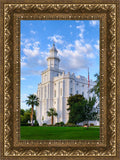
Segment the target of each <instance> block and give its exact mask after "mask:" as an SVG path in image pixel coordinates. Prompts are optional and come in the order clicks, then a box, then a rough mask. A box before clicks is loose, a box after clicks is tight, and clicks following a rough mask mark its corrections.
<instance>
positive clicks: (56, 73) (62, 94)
mask: <svg viewBox="0 0 120 160" xmlns="http://www.w3.org/2000/svg"><path fill="white" fill-rule="evenodd" d="M57 52H58V51H57V49H56V47H55V45H54V44H53V47H52V48H51V49H50V55H49V57H48V58H47V62H48V67H47V69H46V70H44V71H43V72H42V73H41V79H42V82H41V83H40V84H38V90H37V96H38V97H39V100H40V104H39V106H38V107H36V118H37V121H38V123H39V125H42V124H43V123H47V124H51V117H48V116H47V111H48V110H49V109H50V108H55V110H56V112H57V113H58V116H57V117H54V123H57V122H61V121H63V122H64V123H67V122H68V119H69V112H68V111H67V108H68V105H67V99H68V97H69V96H70V94H73V95H75V94H82V95H83V96H84V97H85V98H86V99H88V85H89V89H90V88H93V86H94V85H95V82H93V81H88V80H87V78H85V77H84V76H81V75H80V76H77V77H76V76H75V74H74V73H72V74H70V73H69V72H68V73H67V74H65V72H64V70H61V69H59V63H60V58H59V57H58V55H57ZM66 63H67V62H66ZM68 65H72V64H68ZM88 82H89V84H88ZM89 96H93V94H92V93H90V95H89Z"/></svg>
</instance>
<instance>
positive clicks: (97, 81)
mask: <svg viewBox="0 0 120 160" xmlns="http://www.w3.org/2000/svg"><path fill="white" fill-rule="evenodd" d="M94 76H95V77H96V81H95V82H96V85H95V86H94V87H93V88H92V89H90V92H91V93H92V92H94V93H95V94H96V95H97V97H98V101H99V98H100V75H99V74H97V73H96V74H95V75H94ZM96 108H97V109H98V114H97V119H98V120H99V119H100V113H99V109H100V106H99V103H98V104H97V106H96Z"/></svg>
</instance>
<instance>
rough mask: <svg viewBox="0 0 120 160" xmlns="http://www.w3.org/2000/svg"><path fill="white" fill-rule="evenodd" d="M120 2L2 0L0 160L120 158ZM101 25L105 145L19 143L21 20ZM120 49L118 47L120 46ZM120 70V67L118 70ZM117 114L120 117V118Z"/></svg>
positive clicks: (96, 142) (101, 142)
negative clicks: (78, 22)
mask: <svg viewBox="0 0 120 160" xmlns="http://www.w3.org/2000/svg"><path fill="white" fill-rule="evenodd" d="M119 2H120V1H119V0H113V1H111V3H110V2H109V1H108V0H105V1H103V0H99V1H98V0H92V1H91V2H89V1H87V0H82V1H80V0H74V1H73V0H71V1H68V0H64V1H61V0H56V1H54V0H49V1H48V0H41V1H39V0H35V2H34V3H33V2H32V1H31V0H24V2H23V1H21V2H20V1H19V0H16V1H13V0H11V1H9V0H5V1H3V0H1V8H0V9H1V10H0V12H1V17H0V18H1V19H0V21H1V22H2V23H1V24H2V25H3V28H2V30H1V33H2V34H1V36H2V39H1V40H0V41H1V51H2V52H1V53H0V54H1V57H0V67H1V75H2V76H1V84H0V89H1V90H0V95H1V104H0V109H1V113H0V118H1V121H0V124H1V126H2V127H1V128H2V130H1V131H0V133H1V137H0V144H1V145H2V148H1V150H0V151H1V154H0V156H1V157H2V159H8V160H9V159H16V158H17V159H25V158H26V157H29V159H33V157H34V159H40V158H41V159H59V158H60V159H62V158H63V159H73V158H75V159H82V160H83V159H86V158H88V159H92V160H94V159H97V158H98V159H100V157H101V158H102V159H106V160H107V159H110V158H111V159H114V160H117V159H119V158H120V156H119V153H120V151H119V150H120V148H119V146H118V140H120V138H119V136H118V132H117V129H118V130H119V131H120V129H119V128H117V123H119V122H120V118H119V116H118V114H119V115H120V109H119V108H118V105H120V100H119V97H118V94H119V93H120V88H119V86H118V85H119V80H120V79H119V76H120V69H119V68H120V55H119V48H118V47H119V46H120V43H119V42H118V41H119V37H120V34H119V33H118V28H119V27H118V26H119V22H118V20H120V18H119V17H120V15H119V7H120V3H119ZM25 19H29V20H35V19H37V20H46V19H51V20H53V19H56V20H84V19H85V20H96V19H97V20H100V118H101V120H100V140H94V141H93V140H91V141H86V140H85V141H80V140H57V141H56V140H51V141H47V140H46V141H43V140H42V141H40V140H39V141H34V140H30V141H28V140H25V141H22V140H20V21H21V20H25ZM118 45H119V46H118ZM118 66H119V68H118ZM117 113H118V114H117Z"/></svg>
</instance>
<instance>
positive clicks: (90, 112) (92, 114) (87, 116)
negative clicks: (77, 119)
mask: <svg viewBox="0 0 120 160" xmlns="http://www.w3.org/2000/svg"><path fill="white" fill-rule="evenodd" d="M95 102H96V98H95V97H92V98H91V97H90V98H89V100H87V103H86V105H85V108H84V115H83V117H84V118H83V119H84V121H86V122H87V126H88V121H89V120H96V119H97V111H96V110H95V109H94V108H93V106H94V105H95Z"/></svg>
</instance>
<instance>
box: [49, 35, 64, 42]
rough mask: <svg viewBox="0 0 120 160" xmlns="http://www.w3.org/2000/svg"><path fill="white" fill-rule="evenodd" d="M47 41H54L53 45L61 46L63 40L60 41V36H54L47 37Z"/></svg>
mask: <svg viewBox="0 0 120 160" xmlns="http://www.w3.org/2000/svg"><path fill="white" fill-rule="evenodd" d="M48 39H50V40H51V41H54V42H55V43H58V44H63V42H64V41H63V40H62V36H60V35H54V36H50V37H48Z"/></svg>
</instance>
